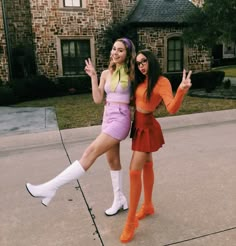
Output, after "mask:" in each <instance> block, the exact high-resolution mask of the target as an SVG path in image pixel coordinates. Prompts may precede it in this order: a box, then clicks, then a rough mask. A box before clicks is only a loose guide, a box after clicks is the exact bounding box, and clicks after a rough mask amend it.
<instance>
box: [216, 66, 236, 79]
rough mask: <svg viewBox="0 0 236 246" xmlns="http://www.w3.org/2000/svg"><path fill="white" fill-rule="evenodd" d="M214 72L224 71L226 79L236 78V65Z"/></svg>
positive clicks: (220, 68)
mask: <svg viewBox="0 0 236 246" xmlns="http://www.w3.org/2000/svg"><path fill="white" fill-rule="evenodd" d="M213 70H214V71H224V72H225V77H236V65H233V66H227V67H218V68H214V69H213Z"/></svg>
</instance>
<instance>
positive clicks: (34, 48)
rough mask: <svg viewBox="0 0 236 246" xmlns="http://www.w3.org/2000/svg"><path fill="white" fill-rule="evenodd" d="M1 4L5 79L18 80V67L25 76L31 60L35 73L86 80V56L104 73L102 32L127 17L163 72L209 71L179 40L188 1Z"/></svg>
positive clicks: (1, 74)
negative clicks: (16, 73) (26, 66)
mask: <svg viewBox="0 0 236 246" xmlns="http://www.w3.org/2000/svg"><path fill="white" fill-rule="evenodd" d="M192 2H196V4H199V3H200V4H201V1H192ZM0 4H1V8H0V79H1V80H2V81H9V80H10V79H11V78H12V76H14V74H13V72H12V71H14V68H15V70H16V71H20V70H22V71H21V72H22V73H23V74H25V71H24V66H22V64H28V65H29V66H31V65H32V63H33V62H31V61H35V69H36V73H37V74H40V75H46V76H47V77H49V78H52V79H56V78H58V77H70V76H71V77H81V76H84V59H85V58H87V57H91V58H92V60H93V62H94V64H95V65H96V67H97V70H98V72H100V71H101V70H102V69H104V68H105V67H106V66H107V61H108V57H105V56H104V54H101V52H98V51H99V50H100V48H101V47H102V46H103V45H104V42H103V41H104V40H103V33H104V30H105V29H106V28H107V27H108V26H109V25H110V24H112V23H118V22H120V21H122V20H125V19H127V20H128V21H129V22H130V23H132V25H133V27H134V28H135V30H136V31H137V34H138V35H137V38H138V40H136V43H140V44H142V46H144V47H147V48H150V49H152V50H153V51H154V52H155V53H156V54H157V56H158V59H159V61H160V63H161V66H162V69H163V71H164V72H178V71H180V70H182V68H183V67H185V68H187V69H192V70H194V71H199V70H208V69H209V68H210V59H209V55H208V53H207V52H206V51H201V52H200V51H199V50H197V49H194V48H190V47H187V46H186V45H185V44H184V43H183V41H182V39H181V33H182V28H183V25H182V24H183V19H182V17H183V13H184V12H186V11H189V10H191V8H193V7H194V5H193V3H191V2H190V1H189V0H52V1H47V0H0ZM19 47H21V48H22V47H23V49H21V50H20V51H21V53H20V52H19ZM17 51H18V53H17ZM13 55H14V56H13ZM13 58H14V59H13ZM16 58H17V59H16ZM31 59H32V60H31ZM26 75H27V73H26Z"/></svg>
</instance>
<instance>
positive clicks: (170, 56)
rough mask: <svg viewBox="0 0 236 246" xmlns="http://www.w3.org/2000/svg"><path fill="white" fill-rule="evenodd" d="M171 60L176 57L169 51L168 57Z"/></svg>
mask: <svg viewBox="0 0 236 246" xmlns="http://www.w3.org/2000/svg"><path fill="white" fill-rule="evenodd" d="M168 59H169V60H174V59H175V55H174V51H171V50H170V51H169V57H168Z"/></svg>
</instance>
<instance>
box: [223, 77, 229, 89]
mask: <svg viewBox="0 0 236 246" xmlns="http://www.w3.org/2000/svg"><path fill="white" fill-rule="evenodd" d="M223 86H224V89H229V88H230V87H231V80H230V79H226V80H225V81H224V82H223Z"/></svg>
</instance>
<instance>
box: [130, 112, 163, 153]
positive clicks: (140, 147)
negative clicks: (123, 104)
mask: <svg viewBox="0 0 236 246" xmlns="http://www.w3.org/2000/svg"><path fill="white" fill-rule="evenodd" d="M130 137H131V138H132V150H134V151H140V152H155V151H157V150H158V149H159V148H161V147H162V145H163V144H164V143H165V141H164V137H163V133H162V129H161V126H160V124H159V123H158V121H157V120H156V119H155V117H154V116H153V113H149V114H143V113H140V112H138V111H135V113H134V121H133V124H132V128H131V134H130Z"/></svg>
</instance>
